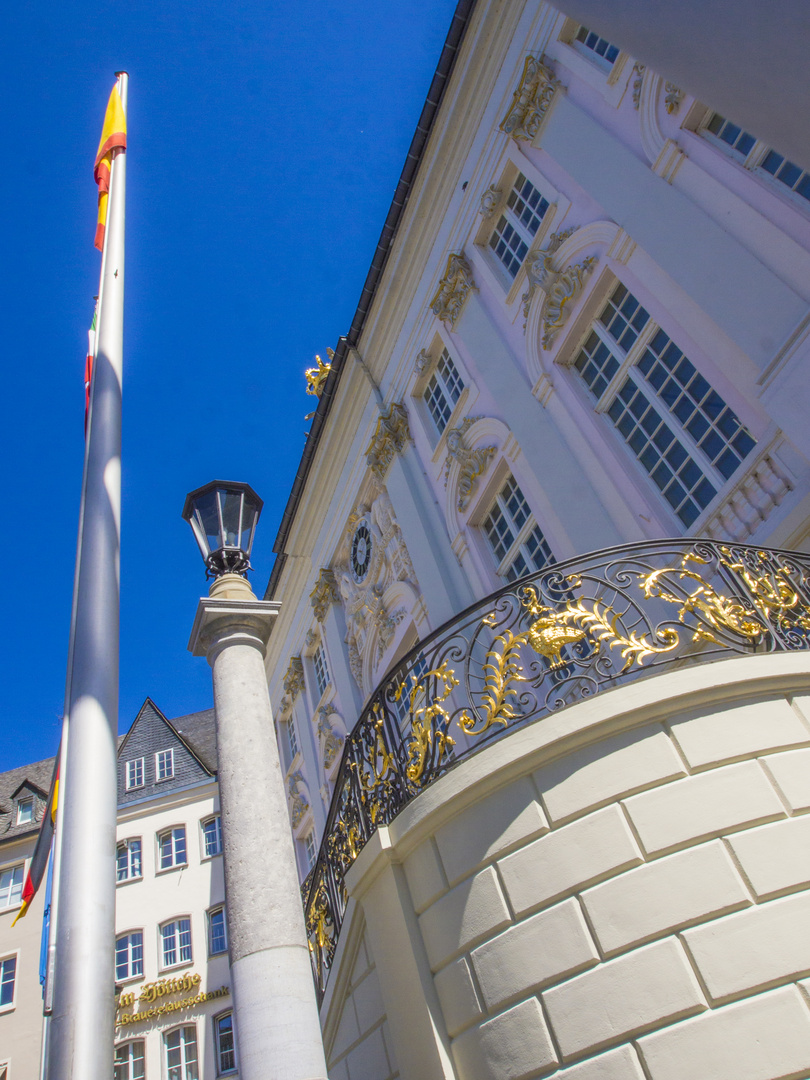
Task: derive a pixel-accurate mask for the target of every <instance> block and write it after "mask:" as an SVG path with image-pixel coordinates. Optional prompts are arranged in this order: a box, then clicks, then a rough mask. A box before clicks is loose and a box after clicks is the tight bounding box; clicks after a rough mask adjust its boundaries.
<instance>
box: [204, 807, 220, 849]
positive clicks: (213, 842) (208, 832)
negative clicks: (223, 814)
mask: <svg viewBox="0 0 810 1080" xmlns="http://www.w3.org/2000/svg"><path fill="white" fill-rule="evenodd" d="M202 831H203V848H204V851H205V857H206V859H210V858H212V857H213V856H214V855H219V854H220V853H221V852H222V819H221V818H220V816H219V814H216V815H215V816H214V817H210V818H208V820H207V821H204V822H203V823H202Z"/></svg>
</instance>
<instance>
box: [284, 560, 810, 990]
mask: <svg viewBox="0 0 810 1080" xmlns="http://www.w3.org/2000/svg"><path fill="white" fill-rule="evenodd" d="M808 648H810V556H807V555H803V554H800V553H797V552H785V551H773V550H764V549H761V548H754V547H748V546H745V545H740V544H730V545H724V544H718V543H715V542H713V541H708V540H697V541H696V540H664V541H652V542H649V543H644V544H629V545H624V546H622V547H617V548H611V549H609V550H606V551H598V552H594V553H592V554H590V555H584V556H579V557H577V558H575V559H571V560H568V561H567V562H564V563H557V564H555V565H553V566H550V567H547V568H546V569H544V570H542V571H539V572H538V573H535V574H531V575H529V576H527V577H524V578H521V579H520V580H519V581H516V582H514V583H512V584H511V585H509V586H507V587H506V588H504V589H501V590H500V591H499V592H496V593H493V594H492V595H490V596H488V597H486V598H485V599H484V600H481V601H480V602H479V603H477V604H475V605H473V606H472V607H470V608H468V609H467V610H466V611H463V612H461V613H460V614H459V615H458V616H456V618H454V619H452V620H451V621H450V622H448V623H446V624H445V625H444V626H442V627H440V628H439V629H438V630H436V631H435V632H434V633H432V634H431V635H430V636H429V637H427V638H425V639H424V640H423V641H422V642H420V644H419V645H418V646H417V647H416V648H415V649H413V650H412V651H411V652H410V653H408V655H407V656H405V657H404V658H403V659H402V660H401V661H400V662H399V664H397V666H396V667H395V668H394V669H392V670H391V671H390V672H389V673H388V675H387V676H386V678H385V679H384V680H383V681H382V683H381V684H380V685H379V686H378V688H377V690H376V691H375V693H374V694H372V696H371V698H370V699H369V701H368V704H367V705H366V707H365V709H364V710H363V712H362V714H361V716H360V719H359V720H358V722H357V724H356V725H355V727H354V729H353V731H352V732H351V734H350V735H349V737H348V738H347V740H346V744H345V746H344V749H343V756H342V759H341V764H340V770H339V772H338V776H337V780H336V785H335V792H334V796H333V799H332V804H331V806H330V810H329V815H328V817H327V822H326V828H325V830H324V835H323V839H322V842H321V848H320V852H319V854H318V859H317V862H316V864H315V866H314V868H313V870H312V872H311V873H310V874H309V876H308V877H307V879H306V881H305V882H304V884H303V886H302V893H303V899H304V909H305V916H306V925H307V933H308V937H309V944H310V950H311V955H312V961H313V969H314V975H315V980H316V984H317V986H318V990H319V993H320V994H321V995H322V994H323V991H324V989H325V987H326V983H327V980H328V977H329V971H330V968H331V965H332V961H333V958H334V954H335V948H336V946H337V941H338V937H339V934H340V928H341V923H342V919H343V914H344V911H345V908H346V903H347V891H346V886H345V876H346V873H347V872H348V870H349V868H350V867H351V865H352V863H353V862H354V860H355V859H356V857H357V855H358V853H359V852H360V850H361V849H362V848H363V846H364V845H365V844H366V842H367V841H368V839H369V838H370V837H371V835H372V834H373V833H374V831H375V830H376V829H377V828H378V827H379V826H380V825H387V824H389V823H390V822H391V820H392V819H393V818H394V817H395V816H396V815H397V814H398V813H399V812H400V811H401V810H402V809H403V807H404V806H406V805H407V804H408V803H409V802H411V801H412V800H413V799H415V798H416V797H417V796H418V795H419V794H420V793H421V792H422V791H424V790H425V788H426V787H427V786H428V785H429V784H431V783H432V782H433V781H434V780H436V779H438V777H440V776H441V775H443V774H444V773H445V772H447V771H448V770H449V769H452V768H453V767H454V766H455V765H456V764H458V762H459V761H461V760H463V759H464V758H465V757H467V756H469V755H470V754H474V753H476V752H477V751H478V750H480V749H481V748H482V747H483V746H485V745H489V743H491V742H492V741H493V740H495V739H498V738H501V737H503V736H504V735H505V734H507V733H509V732H511V731H512V730H514V729H515V728H517V727H522V726H524V725H526V724H531V723H535V722H540V721H542V719H543V717H545V716H547V715H549V714H550V713H552V712H555V711H557V710H559V709H562V708H565V707H566V706H568V705H572V704H575V703H576V702H578V701H581V700H582V699H584V698H589V697H592V696H593V695H595V694H597V693H600V692H605V691H608V690H610V689H612V688H614V687H617V686H620V685H625V684H627V683H628V682H630V681H632V680H635V679H642V678H649V677H651V676H654V675H656V674H658V673H659V672H661V671H662V670H663V669H669V668H678V667H682V666H684V665H687V664H689V665H691V664H706V663H710V662H712V661H713V660H720V659H728V658H729V657H731V656H733V655H735V654H738V655H743V656H744V655H752V654H758V653H768V652H784V651H794V650H802V649H808Z"/></svg>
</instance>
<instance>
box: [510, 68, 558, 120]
mask: <svg viewBox="0 0 810 1080" xmlns="http://www.w3.org/2000/svg"><path fill="white" fill-rule="evenodd" d="M559 85H560V82H559V79H555V77H554V72H553V71H552V70H551V68H550V67H547V66H546V65H545V64H544V63H543V62H542V61H541V60H538V59H536V58H535V57H534V56H527V57H526V60H525V62H524V64H523V74H522V75H521V77H520V82H519V83H518V88H517V90H515V93H514V95H513V97H512V104H511V105H510V106H509V111H508V112H507V114H506V116H505V117H504V118H503V120H502V121H501V131H504V132H505V133H506V134H507V135H511V136H512V138H513V139H533V138H534V137H535V135H537V132H538V131H539V130H540V125H541V123H542V122H543V117H544V116H545V115H546V113H547V112H548V109H549V106H550V105H551V102H552V101H553V100H554V95H555V93H556V91H557V87H558V86H559Z"/></svg>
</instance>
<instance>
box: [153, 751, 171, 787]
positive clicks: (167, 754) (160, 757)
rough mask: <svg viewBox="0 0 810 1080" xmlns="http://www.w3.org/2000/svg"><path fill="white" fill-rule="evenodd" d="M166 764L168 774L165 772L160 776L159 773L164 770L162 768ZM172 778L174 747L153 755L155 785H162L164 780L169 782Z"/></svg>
mask: <svg viewBox="0 0 810 1080" xmlns="http://www.w3.org/2000/svg"><path fill="white" fill-rule="evenodd" d="M167 763H168V766H169V768H168V772H165V773H164V775H163V776H161V772H162V771H163V770H164V766H165V765H166V764H167ZM173 778H174V747H173V746H170V747H169V748H168V749H167V750H158V751H157V753H156V754H155V783H156V784H162V783H163V781H164V780H171V779H173Z"/></svg>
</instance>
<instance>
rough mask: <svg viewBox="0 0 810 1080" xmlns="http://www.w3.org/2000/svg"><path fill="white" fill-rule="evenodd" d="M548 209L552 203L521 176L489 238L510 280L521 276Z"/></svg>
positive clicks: (513, 187) (490, 244) (515, 183)
mask: <svg viewBox="0 0 810 1080" xmlns="http://www.w3.org/2000/svg"><path fill="white" fill-rule="evenodd" d="M548 206H549V204H548V200H547V199H546V198H544V197H543V196H542V195H541V194H540V192H539V191H538V190H537V188H536V187H535V186H534V184H532V183H531V181H530V180H527V179H526V177H525V176H524V175H523V173H518V176H517V179H516V180H515V182H514V184H513V185H512V190H511V191H510V192H509V195H508V197H507V200H506V208H505V210H504V212H503V214H501V216H500V218H499V219H498V223H497V225H496V226H495V228H494V229H493V231H492V235H491V236H490V238H489V246H490V247H491V248H492V250H493V251H494V252H495V254H496V256H497V257H498V259H499V260H500V262H501V263H502V264H503V265H504V267H505V268H506V271H507V273H508V274H509V276H510V277H516V276H517V272H518V270H519V269H520V267H521V265H522V264H523V260H524V259H525V258H526V255H527V253H528V251H529V247H530V245H531V242H532V240H533V239H534V237H535V235H536V234H537V230H538V229H539V228H540V223H541V222H542V220H543V218H544V217H545V214H546V211H547V210H548Z"/></svg>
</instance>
